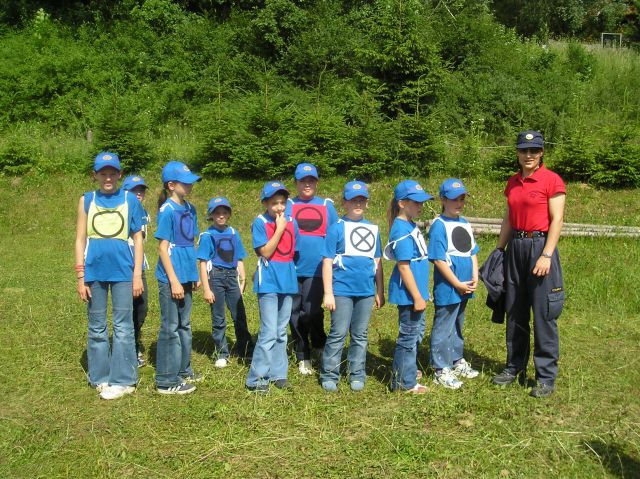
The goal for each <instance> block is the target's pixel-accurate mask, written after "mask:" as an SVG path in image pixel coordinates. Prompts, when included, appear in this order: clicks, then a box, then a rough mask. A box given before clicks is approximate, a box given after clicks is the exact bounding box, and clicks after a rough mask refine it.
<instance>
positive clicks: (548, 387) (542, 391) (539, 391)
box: [529, 383, 556, 398]
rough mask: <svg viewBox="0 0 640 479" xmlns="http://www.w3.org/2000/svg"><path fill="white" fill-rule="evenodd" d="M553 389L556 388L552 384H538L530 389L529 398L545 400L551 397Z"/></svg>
mask: <svg viewBox="0 0 640 479" xmlns="http://www.w3.org/2000/svg"><path fill="white" fill-rule="evenodd" d="M555 389H556V388H555V386H554V385H553V384H547V383H538V384H536V385H535V386H534V387H533V388H532V389H531V392H530V393H529V396H531V397H534V398H546V397H549V396H551V395H552V394H553V391H555Z"/></svg>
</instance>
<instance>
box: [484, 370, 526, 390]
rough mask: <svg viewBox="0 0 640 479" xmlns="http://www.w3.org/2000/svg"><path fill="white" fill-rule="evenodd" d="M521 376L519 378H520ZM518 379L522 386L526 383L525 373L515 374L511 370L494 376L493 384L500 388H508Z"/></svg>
mask: <svg viewBox="0 0 640 479" xmlns="http://www.w3.org/2000/svg"><path fill="white" fill-rule="evenodd" d="M518 376H519V377H518ZM516 379H518V382H519V383H520V384H522V383H524V371H519V372H514V371H511V370H509V369H505V370H503V371H502V372H501V373H498V374H496V375H495V376H493V379H492V380H491V382H492V383H493V384H496V385H498V386H508V385H509V384H511V383H513V382H514V381H515V380H516Z"/></svg>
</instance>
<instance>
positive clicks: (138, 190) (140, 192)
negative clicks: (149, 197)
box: [129, 185, 147, 203]
mask: <svg viewBox="0 0 640 479" xmlns="http://www.w3.org/2000/svg"><path fill="white" fill-rule="evenodd" d="M129 191H131V193H133V194H134V195H136V198H138V201H139V202H140V203H142V202H143V201H144V195H145V193H146V192H147V188H146V187H144V186H142V185H139V186H136V187H135V188H131V190H129Z"/></svg>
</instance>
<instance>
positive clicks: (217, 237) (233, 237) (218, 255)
mask: <svg viewBox="0 0 640 479" xmlns="http://www.w3.org/2000/svg"><path fill="white" fill-rule="evenodd" d="M246 256H247V253H246V252H245V250H244V246H242V240H241V239H240V233H238V231H237V230H236V229H235V228H232V227H231V226H225V227H224V228H223V229H222V230H219V229H218V228H216V227H215V226H210V227H209V229H207V231H205V232H203V233H202V234H201V235H200V239H199V240H198V252H197V257H198V259H199V260H202V261H211V264H212V265H213V266H214V267H218V268H226V269H234V268H236V267H237V266H238V261H239V260H242V259H244V258H245V257H246Z"/></svg>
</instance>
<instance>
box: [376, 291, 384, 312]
mask: <svg viewBox="0 0 640 479" xmlns="http://www.w3.org/2000/svg"><path fill="white" fill-rule="evenodd" d="M375 303H376V309H380V308H382V307H383V306H384V303H385V301H384V294H378V293H376V297H375Z"/></svg>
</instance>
